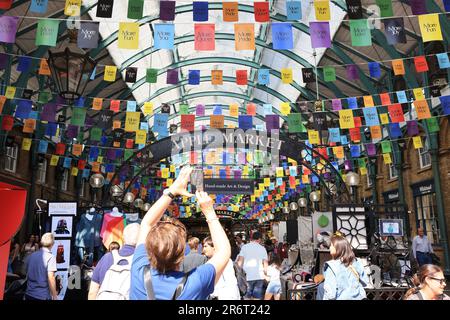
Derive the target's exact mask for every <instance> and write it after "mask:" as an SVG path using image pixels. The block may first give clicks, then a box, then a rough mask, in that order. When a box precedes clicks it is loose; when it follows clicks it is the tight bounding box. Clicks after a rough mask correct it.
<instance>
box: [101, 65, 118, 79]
mask: <svg viewBox="0 0 450 320" xmlns="http://www.w3.org/2000/svg"><path fill="white" fill-rule="evenodd" d="M116 72H117V67H116V66H105V75H104V78H103V80H105V81H108V82H114V81H116Z"/></svg>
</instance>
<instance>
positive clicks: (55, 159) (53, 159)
mask: <svg viewBox="0 0 450 320" xmlns="http://www.w3.org/2000/svg"><path fill="white" fill-rule="evenodd" d="M58 160H59V156H57V155H52V157H51V159H50V165H51V166H52V167H56V166H57V165H58Z"/></svg>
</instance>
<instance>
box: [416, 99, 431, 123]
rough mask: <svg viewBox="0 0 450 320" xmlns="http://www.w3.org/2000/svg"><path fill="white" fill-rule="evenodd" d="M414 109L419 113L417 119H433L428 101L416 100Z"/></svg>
mask: <svg viewBox="0 0 450 320" xmlns="http://www.w3.org/2000/svg"><path fill="white" fill-rule="evenodd" d="M414 107H415V108H416V112H417V119H419V120H422V119H428V118H431V113H430V108H429V107H428V102H427V100H416V101H414Z"/></svg>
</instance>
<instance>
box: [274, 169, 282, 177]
mask: <svg viewBox="0 0 450 320" xmlns="http://www.w3.org/2000/svg"><path fill="white" fill-rule="evenodd" d="M275 173H276V175H277V178H281V177H284V170H283V167H277V168H276V170H275Z"/></svg>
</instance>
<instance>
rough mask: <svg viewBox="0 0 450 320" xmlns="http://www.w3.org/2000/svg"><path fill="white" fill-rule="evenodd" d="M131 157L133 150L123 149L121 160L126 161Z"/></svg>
mask: <svg viewBox="0 0 450 320" xmlns="http://www.w3.org/2000/svg"><path fill="white" fill-rule="evenodd" d="M132 155H133V150H129V149H125V150H124V153H123V160H124V161H127V160H128V159H130V157H131V156H132Z"/></svg>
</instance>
